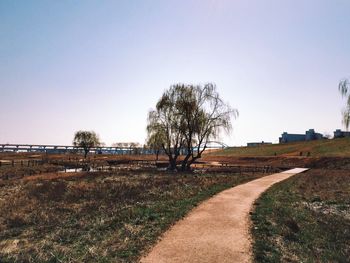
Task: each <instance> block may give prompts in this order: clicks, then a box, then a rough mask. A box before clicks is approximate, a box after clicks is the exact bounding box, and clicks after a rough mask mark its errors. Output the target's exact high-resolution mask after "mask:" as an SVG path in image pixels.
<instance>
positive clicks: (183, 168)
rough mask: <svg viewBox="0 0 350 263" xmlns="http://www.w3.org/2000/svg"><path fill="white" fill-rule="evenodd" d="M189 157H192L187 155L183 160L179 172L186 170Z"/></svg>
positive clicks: (189, 154)
mask: <svg viewBox="0 0 350 263" xmlns="http://www.w3.org/2000/svg"><path fill="white" fill-rule="evenodd" d="M191 155H192V154H191V153H187V155H186V157H185V159H183V161H182V163H181V171H185V170H187V164H188V160H189V159H190V157H191Z"/></svg>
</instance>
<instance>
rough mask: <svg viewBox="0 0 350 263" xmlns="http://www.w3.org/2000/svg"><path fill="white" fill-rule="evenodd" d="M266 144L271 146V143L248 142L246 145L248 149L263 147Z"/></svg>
mask: <svg viewBox="0 0 350 263" xmlns="http://www.w3.org/2000/svg"><path fill="white" fill-rule="evenodd" d="M266 144H272V142H264V141H262V142H248V143H247V146H248V147H257V146H263V145H266Z"/></svg>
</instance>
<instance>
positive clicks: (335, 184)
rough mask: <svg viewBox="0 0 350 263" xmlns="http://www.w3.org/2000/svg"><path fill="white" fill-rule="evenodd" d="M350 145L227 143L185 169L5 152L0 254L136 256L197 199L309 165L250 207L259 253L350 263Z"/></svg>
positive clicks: (23, 258) (32, 258)
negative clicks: (170, 170)
mask: <svg viewBox="0 0 350 263" xmlns="http://www.w3.org/2000/svg"><path fill="white" fill-rule="evenodd" d="M348 143H350V140H349V139H339V140H324V141H316V142H306V143H292V144H285V145H271V146H264V147H254V148H247V147H244V148H230V149H227V150H223V151H215V152H210V153H207V154H205V155H204V157H203V158H202V159H201V160H200V162H199V163H197V164H196V166H195V168H196V171H195V172H193V173H178V174H174V173H168V172H166V171H165V170H164V168H165V167H166V156H160V160H159V161H158V162H157V163H156V162H155V156H139V155H132V156H128V155H124V156H112V155H91V156H89V157H88V159H87V160H84V159H83V158H82V157H81V156H80V155H74V154H72V155H52V154H49V155H46V154H34V153H1V154H0V160H1V166H0V262H135V261H137V260H138V259H139V258H140V255H142V254H144V253H146V252H147V251H148V250H149V249H150V248H151V247H152V245H153V244H154V243H155V242H156V241H157V239H158V238H159V236H160V235H161V234H162V233H164V231H166V230H167V229H168V228H169V227H170V226H171V225H172V224H174V223H175V222H176V221H177V220H179V219H180V218H182V217H183V216H184V215H186V213H188V211H190V210H191V209H192V208H193V207H194V206H196V205H197V204H198V203H199V202H201V201H203V200H205V199H207V198H209V197H211V196H212V195H214V194H216V193H218V192H220V191H222V190H223V189H226V188H229V187H232V186H235V185H238V184H241V183H243V182H247V181H249V180H253V179H255V178H258V177H261V176H264V175H266V174H268V173H273V172H278V171H281V170H284V169H289V168H293V167H309V168H312V169H311V170H310V171H309V172H307V173H305V174H301V175H297V176H295V177H292V178H291V179H289V180H287V181H285V182H282V183H279V184H277V185H275V186H274V187H272V188H271V189H270V190H268V191H267V192H266V193H265V194H264V195H263V196H262V197H261V198H260V200H258V201H257V203H256V210H255V211H253V212H252V219H253V223H254V224H253V228H252V233H253V237H254V239H255V243H254V256H255V260H256V261H257V262H281V261H291V262H300V261H301V260H303V261H306V262H307V261H309V262H312V261H314V260H315V259H316V261H320V262H329V261H335V262H347V261H346V260H347V259H348V258H349V257H350V252H349V247H350V243H349V240H350V233H349V229H350V199H349V196H350V158H348V157H346V154H348V153H350V151H349V149H348V148H350V147H347V144H348ZM300 152H302V154H300ZM306 152H310V154H309V155H308V154H305V153H306ZM275 153H276V154H275ZM86 167H89V168H92V169H91V170H90V172H87V171H82V172H67V173H64V172H63V171H64V169H72V170H73V171H74V169H75V168H77V169H79V168H86Z"/></svg>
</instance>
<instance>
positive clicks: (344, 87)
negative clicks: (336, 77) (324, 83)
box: [338, 79, 350, 129]
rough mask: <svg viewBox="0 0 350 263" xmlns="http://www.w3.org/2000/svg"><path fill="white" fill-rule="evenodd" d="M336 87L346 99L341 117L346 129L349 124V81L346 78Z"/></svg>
mask: <svg viewBox="0 0 350 263" xmlns="http://www.w3.org/2000/svg"><path fill="white" fill-rule="evenodd" d="M338 89H339V92H340V93H341V95H342V97H343V98H344V97H345V98H346V99H347V100H346V106H345V108H344V109H343V111H342V117H343V124H344V126H345V127H346V129H348V128H349V124H350V81H349V80H348V79H344V80H342V81H340V82H339V86H338Z"/></svg>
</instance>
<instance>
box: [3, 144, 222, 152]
mask: <svg viewBox="0 0 350 263" xmlns="http://www.w3.org/2000/svg"><path fill="white" fill-rule="evenodd" d="M215 144H217V145H215ZM226 147H228V146H227V145H226V144H224V143H221V142H214V141H213V142H212V141H211V142H208V144H207V147H206V148H207V149H224V148H226ZM196 148H197V146H196V147H194V149H196ZM83 151H84V149H83V148H82V147H77V146H72V145H43V144H0V152H14V153H18V152H34V153H56V154H65V153H82V152H83ZM180 152H181V153H182V154H184V153H185V149H182V150H180ZM90 153H95V154H155V153H156V150H154V149H149V148H144V147H106V146H103V147H102V146H101V147H100V146H99V147H93V148H91V149H90Z"/></svg>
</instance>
